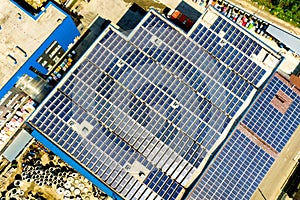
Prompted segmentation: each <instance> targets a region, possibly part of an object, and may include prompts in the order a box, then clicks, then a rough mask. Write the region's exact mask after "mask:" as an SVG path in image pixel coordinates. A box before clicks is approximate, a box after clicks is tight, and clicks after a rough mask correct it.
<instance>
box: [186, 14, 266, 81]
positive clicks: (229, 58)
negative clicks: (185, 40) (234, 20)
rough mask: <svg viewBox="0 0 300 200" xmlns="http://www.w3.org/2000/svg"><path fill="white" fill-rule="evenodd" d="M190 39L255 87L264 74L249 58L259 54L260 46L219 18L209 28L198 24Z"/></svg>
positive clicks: (263, 70)
mask: <svg viewBox="0 0 300 200" xmlns="http://www.w3.org/2000/svg"><path fill="white" fill-rule="evenodd" d="M221 30H222V31H224V33H225V35H224V36H223V37H221V36H220V35H219V34H218V33H220V31H221ZM191 38H193V39H194V40H195V41H196V42H198V43H199V44H201V45H202V46H203V47H204V48H205V49H206V50H207V51H208V52H209V53H211V54H212V55H214V56H216V57H217V59H220V60H221V61H222V63H224V64H225V65H227V66H228V67H229V68H230V69H232V70H234V71H235V72H236V73H237V74H238V75H239V76H241V77H243V78H245V79H246V80H248V81H250V82H251V83H252V84H253V85H255V86H257V85H258V83H259V81H260V80H261V78H262V77H263V76H264V75H265V73H266V70H265V69H263V68H261V67H260V66H259V65H258V64H257V63H256V62H254V61H253V59H252V58H251V55H258V54H259V52H260V51H261V50H262V46H260V45H259V44H258V43H257V42H255V41H254V40H252V39H251V38H250V37H248V36H247V35H246V34H245V33H244V32H243V31H241V30H239V29H238V28H237V27H236V26H234V25H233V24H231V23H230V22H228V20H226V19H224V18H222V17H221V16H218V18H217V19H216V21H215V22H214V23H213V24H212V25H211V27H210V28H207V27H206V26H204V25H202V24H199V25H198V26H197V28H196V29H195V30H194V31H193V32H192V34H191Z"/></svg>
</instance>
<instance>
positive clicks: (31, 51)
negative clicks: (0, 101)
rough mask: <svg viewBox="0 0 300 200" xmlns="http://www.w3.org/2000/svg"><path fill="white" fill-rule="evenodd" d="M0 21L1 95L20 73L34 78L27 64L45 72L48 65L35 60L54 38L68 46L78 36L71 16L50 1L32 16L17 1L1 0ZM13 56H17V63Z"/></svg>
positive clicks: (11, 85)
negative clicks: (42, 9)
mask: <svg viewBox="0 0 300 200" xmlns="http://www.w3.org/2000/svg"><path fill="white" fill-rule="evenodd" d="M8 16H9V17H8ZM14 16H15V18H14ZM20 16H21V17H20ZM19 17H20V18H19ZM0 25H1V30H0V38H1V39H0V45H1V50H0V77H1V79H0V98H2V97H3V96H4V95H5V94H6V93H7V92H8V91H9V90H10V89H11V88H12V87H13V85H15V84H16V82H17V81H18V80H19V78H20V77H22V76H23V74H27V75H30V76H31V77H33V78H35V77H36V76H37V74H35V73H34V72H33V71H31V70H30V69H29V68H30V67H33V68H35V69H37V70H38V71H40V72H41V73H44V74H46V73H47V69H46V68H45V67H43V66H42V65H41V64H40V63H38V62H37V60H38V58H39V57H40V56H41V55H42V54H43V52H44V51H45V50H46V49H47V48H48V47H49V46H50V45H51V43H53V42H54V41H56V42H58V44H60V45H61V47H62V48H63V49H64V50H67V49H68V47H69V45H70V44H71V43H73V42H74V40H75V39H76V37H77V36H79V31H78V30H77V28H76V25H75V24H74V22H73V20H72V18H71V17H70V16H69V15H67V14H66V13H64V12H63V11H62V10H61V9H59V8H57V6H56V5H55V4H53V3H52V2H49V3H48V4H47V5H46V6H45V9H44V11H41V12H40V14H38V15H37V16H32V15H30V14H28V13H27V12H26V11H25V10H24V9H23V8H22V7H20V6H19V5H18V4H17V3H15V2H13V1H3V3H2V4H1V7H0ZM8 55H10V56H11V57H9V56H8ZM13 59H16V60H15V61H16V64H15V61H14V60H13Z"/></svg>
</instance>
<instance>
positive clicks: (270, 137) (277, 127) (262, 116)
mask: <svg viewBox="0 0 300 200" xmlns="http://www.w3.org/2000/svg"><path fill="white" fill-rule="evenodd" d="M280 90H281V91H283V92H284V93H286V94H287V95H288V96H289V98H291V101H292V102H291V105H290V106H289V108H288V109H287V111H286V112H285V113H282V112H280V111H279V110H278V109H277V108H276V107H274V106H273V105H272V103H271V100H272V99H273V98H276V94H277V92H278V91H280ZM299 102H300V97H299V95H297V94H296V93H295V92H293V91H292V90H291V89H290V88H289V87H288V86H287V85H285V84H284V83H283V82H282V81H281V80H280V79H279V78H278V77H274V78H273V79H272V80H271V82H270V83H269V84H268V86H267V88H266V89H265V90H264V91H263V93H262V94H261V97H260V98H259V99H258V101H257V102H256V103H255V104H254V105H253V107H252V108H251V109H250V111H249V114H247V115H246V116H245V119H244V120H243V123H244V124H246V125H247V126H248V127H249V128H250V129H251V130H252V131H253V132H254V133H256V134H257V135H258V136H259V137H261V138H263V139H264V140H265V141H267V142H268V144H270V145H271V146H272V147H273V148H274V149H275V150H276V151H278V152H280V151H281V150H282V148H283V147H284V145H285V144H286V142H287V141H288V140H289V138H290V137H291V135H292V133H293V132H294V131H295V130H296V127H297V125H298V123H299V121H300V116H299V115H297V114H296V113H300V108H299V106H297V105H299Z"/></svg>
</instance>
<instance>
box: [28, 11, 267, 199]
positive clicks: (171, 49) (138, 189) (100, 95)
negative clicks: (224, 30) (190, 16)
mask: <svg viewBox="0 0 300 200" xmlns="http://www.w3.org/2000/svg"><path fill="white" fill-rule="evenodd" d="M199 27H200V26H199ZM197 29H199V31H201V33H203V37H201V38H198V39H199V41H203V45H201V44H200V43H198V42H195V40H196V38H197V37H198V36H199V37H200V35H199V34H198V33H197V34H196V33H195V38H194V39H193V40H192V39H191V38H188V37H187V36H184V35H183V34H182V33H180V32H178V31H176V30H175V29H174V28H173V27H172V26H171V25H170V24H169V23H167V22H166V21H165V20H163V19H161V17H159V16H157V15H156V14H152V13H151V12H150V13H149V14H148V15H147V17H146V18H145V19H144V21H143V23H142V25H141V26H140V27H137V28H136V31H134V32H133V33H132V35H130V37H129V38H124V36H122V35H121V34H119V33H118V32H117V31H116V30H114V29H112V28H109V29H107V30H106V32H105V34H103V36H102V37H101V38H99V39H98V40H97V42H96V43H95V44H94V46H93V47H92V48H91V49H90V50H89V53H87V55H86V56H85V57H84V58H82V59H81V61H80V64H78V66H77V67H76V69H73V71H72V72H71V73H69V74H68V75H67V77H65V81H64V82H63V83H61V84H60V86H59V87H58V88H57V89H56V90H55V92H53V93H52V94H51V95H50V97H49V99H48V100H47V101H46V102H45V103H44V105H43V106H42V107H41V108H40V109H39V110H38V111H37V112H36V114H35V115H34V116H33V117H32V120H31V124H32V125H33V126H35V127H36V128H37V129H38V130H39V131H41V132H43V133H44V134H45V135H47V137H48V138H49V139H50V140H52V141H53V142H55V143H56V144H57V145H58V146H59V147H61V148H63V149H64V150H65V151H66V152H68V153H69V154H70V155H72V156H73V157H74V159H76V160H77V161H79V162H80V163H82V165H84V166H85V167H86V168H88V169H89V170H90V171H91V172H93V174H94V175H95V176H97V177H98V178H99V179H101V180H103V181H104V182H105V183H107V184H108V185H110V187H112V188H114V189H115V190H116V191H117V192H119V193H120V194H121V195H122V197H125V198H128V199H145V198H147V199H155V198H156V199H160V198H163V199H176V198H178V195H179V194H180V195H182V193H183V192H184V190H185V188H186V187H187V186H188V184H189V183H190V182H191V181H192V180H194V179H195V177H196V175H199V170H198V171H197V169H198V168H199V167H200V166H201V164H204V162H203V160H204V158H205V157H207V156H209V152H210V151H212V150H213V146H214V145H215V143H216V142H217V140H218V139H219V138H220V136H221V135H222V134H224V133H225V134H226V133H227V131H228V124H230V123H232V122H233V120H234V119H235V118H236V113H237V112H238V111H239V110H240V109H241V107H242V105H243V104H244V103H245V101H246V99H247V98H252V97H251V96H250V93H251V92H252V91H255V90H256V88H255V87H254V86H253V84H252V82H251V81H250V80H254V82H255V81H257V82H258V81H261V80H262V79H263V77H262V76H259V74H260V71H263V70H262V69H260V67H259V66H258V65H255V64H253V63H250V64H249V70H248V67H246V66H245V65H248V61H249V59H248V57H247V56H245V55H244V53H242V52H240V51H237V50H236V48H234V47H233V46H231V45H228V44H227V45H226V48H223V47H221V46H220V45H219V42H220V40H221V39H220V38H219V36H218V35H216V34H215V33H214V32H213V31H211V30H210V29H208V28H206V27H205V26H202V27H200V28H197ZM197 35H198V36H197ZM208 36H209V37H208ZM178 41H180V42H178ZM215 47H216V48H215ZM217 48H219V50H217V52H221V51H222V53H221V54H220V56H219V57H218V56H215V55H212V54H211V53H210V52H213V51H215V50H216V49H217ZM232 51H235V52H240V54H239V55H241V56H243V57H245V60H243V59H238V60H242V61H243V62H241V63H240V62H239V61H238V62H239V63H240V66H241V69H240V70H239V73H240V74H237V71H235V70H234V67H228V66H227V64H226V63H232V62H234V60H236V58H235V56H233V55H231V54H232ZM227 55H228V56H227ZM223 57H224V58H223ZM222 59H223V60H224V62H223V61H221V60H222ZM251 67H253V68H255V69H257V70H256V71H257V72H256V73H255V74H254V73H253V74H254V75H252V73H250V72H252V70H253V68H251ZM244 69H245V70H244ZM241 70H244V71H243V73H242V71H241ZM247 70H248V71H247ZM137 169H140V170H141V173H142V175H139V174H140V172H139V171H134V170H137ZM143 174H144V175H143Z"/></svg>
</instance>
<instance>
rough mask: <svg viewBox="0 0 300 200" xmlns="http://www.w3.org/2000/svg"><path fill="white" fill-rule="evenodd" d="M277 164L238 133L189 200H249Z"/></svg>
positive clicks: (228, 143)
mask: <svg viewBox="0 0 300 200" xmlns="http://www.w3.org/2000/svg"><path fill="white" fill-rule="evenodd" d="M274 160H275V159H274V158H272V157H271V156H270V155H269V154H267V153H266V152H264V151H263V150H262V149H261V148H259V146H257V145H256V144H255V143H254V142H252V141H251V140H250V139H249V138H248V137H246V136H245V135H244V134H243V133H242V132H241V131H239V130H236V131H235V132H234V133H233V135H232V137H231V138H230V139H229V140H228V142H227V143H226V145H225V146H224V147H223V148H222V150H221V151H220V153H219V154H218V155H217V157H216V158H215V160H214V161H213V162H212V164H211V165H210V166H209V167H208V169H207V170H206V172H205V173H204V175H203V176H202V177H201V178H200V180H199V182H198V183H197V186H196V187H195V188H194V189H193V190H192V192H191V193H190V195H189V197H188V199H250V198H251V195H252V194H253V192H254V191H255V189H256V188H257V186H258V185H259V183H260V182H261V180H262V178H263V177H264V176H265V174H266V173H267V171H268V170H269V168H270V167H271V165H272V164H273V162H274Z"/></svg>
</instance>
